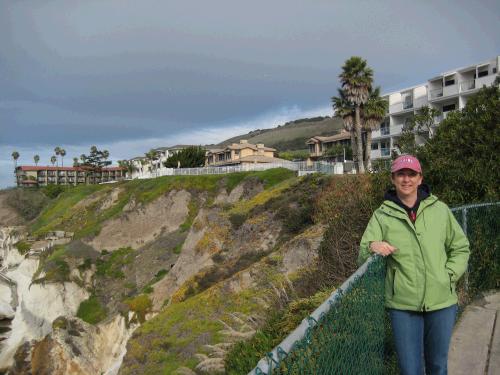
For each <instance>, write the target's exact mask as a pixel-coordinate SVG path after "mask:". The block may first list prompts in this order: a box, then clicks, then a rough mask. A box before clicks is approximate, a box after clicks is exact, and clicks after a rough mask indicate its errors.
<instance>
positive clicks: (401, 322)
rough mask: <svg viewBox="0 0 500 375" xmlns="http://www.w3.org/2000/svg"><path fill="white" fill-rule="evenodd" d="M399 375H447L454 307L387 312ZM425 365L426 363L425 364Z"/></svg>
mask: <svg viewBox="0 0 500 375" xmlns="http://www.w3.org/2000/svg"><path fill="white" fill-rule="evenodd" d="M389 315H390V317H391V325H392V332H393V336H394V343H395V346H396V353H397V355H398V363H399V369H400V371H401V375H422V374H424V368H425V373H426V374H427V375H446V374H447V373H448V348H449V346H450V340H451V334H452V331H453V326H454V325H455V320H456V316H457V305H453V306H450V307H447V308H444V309H441V310H436V311H429V312H417V311H405V310H395V309H389ZM424 362H425V364H424Z"/></svg>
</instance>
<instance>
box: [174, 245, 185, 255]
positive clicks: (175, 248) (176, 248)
mask: <svg viewBox="0 0 500 375" xmlns="http://www.w3.org/2000/svg"><path fill="white" fill-rule="evenodd" d="M183 244H184V243H180V244H178V245H176V246H175V247H174V248H173V249H172V251H173V252H174V254H180V253H181V251H182V245H183Z"/></svg>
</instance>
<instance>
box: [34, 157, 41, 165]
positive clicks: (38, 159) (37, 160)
mask: <svg viewBox="0 0 500 375" xmlns="http://www.w3.org/2000/svg"><path fill="white" fill-rule="evenodd" d="M33 160H34V161H35V165H38V162H39V161H40V155H35V156H33Z"/></svg>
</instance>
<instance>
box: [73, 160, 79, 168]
mask: <svg viewBox="0 0 500 375" xmlns="http://www.w3.org/2000/svg"><path fill="white" fill-rule="evenodd" d="M78 164H79V163H78V158H73V167H78Z"/></svg>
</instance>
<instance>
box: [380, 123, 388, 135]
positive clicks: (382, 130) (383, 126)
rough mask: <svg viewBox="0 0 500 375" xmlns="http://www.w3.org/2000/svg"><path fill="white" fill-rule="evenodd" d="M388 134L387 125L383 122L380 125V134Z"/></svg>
mask: <svg viewBox="0 0 500 375" xmlns="http://www.w3.org/2000/svg"><path fill="white" fill-rule="evenodd" d="M389 133H390V130H389V124H388V123H387V122H383V123H382V125H380V134H381V135H389Z"/></svg>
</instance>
